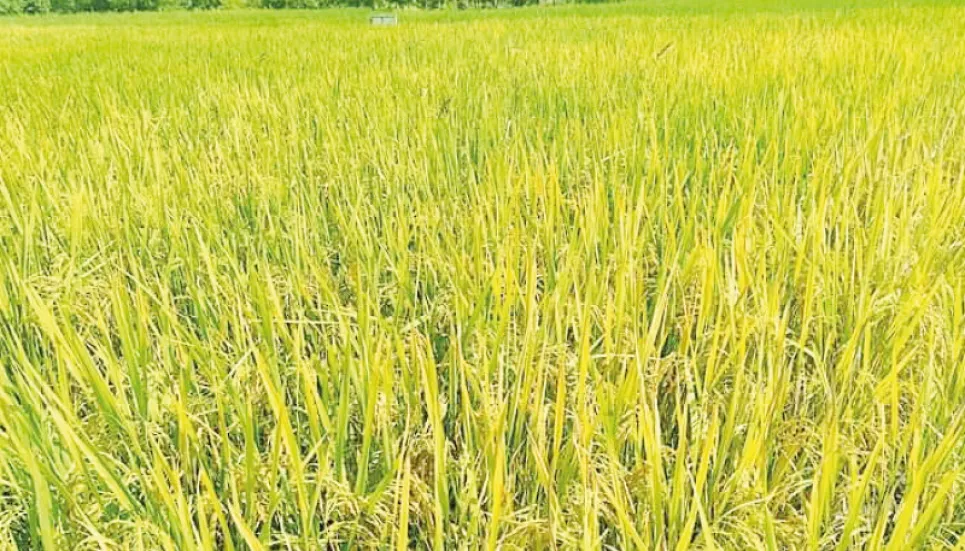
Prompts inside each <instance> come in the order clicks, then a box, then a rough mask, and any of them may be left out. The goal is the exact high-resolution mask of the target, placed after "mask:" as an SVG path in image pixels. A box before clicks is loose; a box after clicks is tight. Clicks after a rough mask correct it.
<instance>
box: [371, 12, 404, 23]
mask: <svg viewBox="0 0 965 551" xmlns="http://www.w3.org/2000/svg"><path fill="white" fill-rule="evenodd" d="M369 23H372V24H373V25H397V24H398V23H399V18H398V17H396V16H395V14H392V13H380V14H376V15H373V16H372V17H370V18H369Z"/></svg>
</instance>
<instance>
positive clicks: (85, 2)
mask: <svg viewBox="0 0 965 551" xmlns="http://www.w3.org/2000/svg"><path fill="white" fill-rule="evenodd" d="M546 1H547V0H392V1H388V2H387V1H386V0H0V14H41V13H78V12H111V11H114V12H127V11H159V10H168V9H219V8H224V7H249V8H272V9H284V8H293V9H312V8H329V7H370V8H385V7H419V8H442V7H449V6H453V7H494V6H496V5H512V6H524V5H535V4H540V3H543V2H546ZM550 1H552V2H553V3H564V2H568V1H581V0H550ZM583 1H585V0H583ZM590 1H593V0H590Z"/></svg>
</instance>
